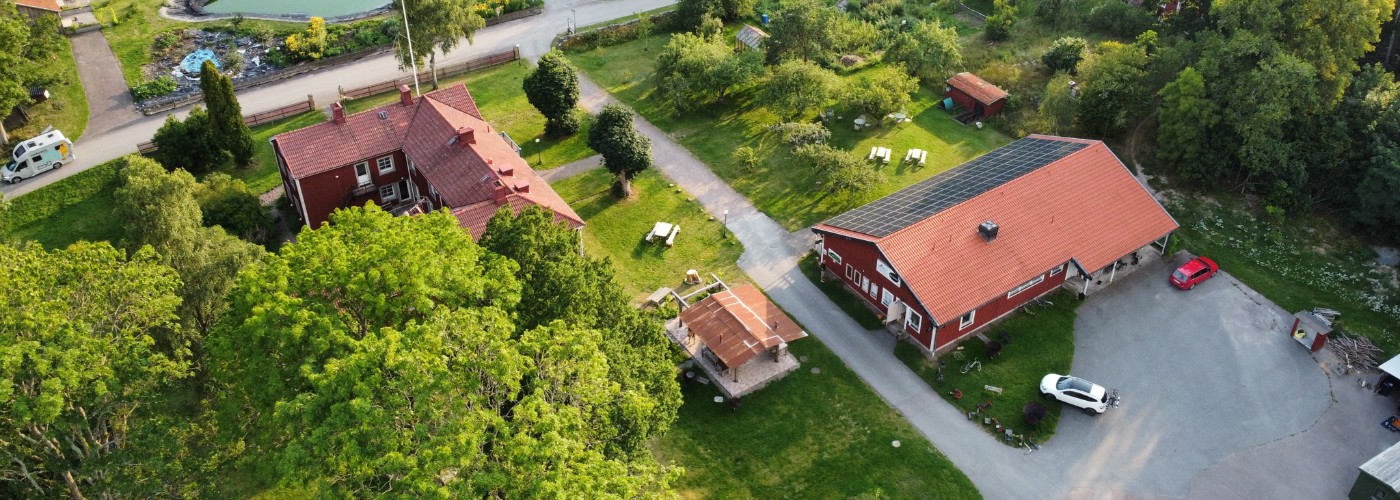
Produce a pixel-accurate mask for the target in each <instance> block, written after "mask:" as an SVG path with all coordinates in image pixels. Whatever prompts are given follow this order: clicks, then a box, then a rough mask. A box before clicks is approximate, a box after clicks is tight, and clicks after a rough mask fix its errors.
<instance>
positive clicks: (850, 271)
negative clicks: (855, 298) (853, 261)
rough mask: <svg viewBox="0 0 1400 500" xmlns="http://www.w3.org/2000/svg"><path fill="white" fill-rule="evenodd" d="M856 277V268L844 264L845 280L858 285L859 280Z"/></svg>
mask: <svg viewBox="0 0 1400 500" xmlns="http://www.w3.org/2000/svg"><path fill="white" fill-rule="evenodd" d="M856 276H858V274H857V273H856V266H852V265H850V264H846V279H848V280H851V281H852V282H855V283H856V284H860V278H857V277H856Z"/></svg>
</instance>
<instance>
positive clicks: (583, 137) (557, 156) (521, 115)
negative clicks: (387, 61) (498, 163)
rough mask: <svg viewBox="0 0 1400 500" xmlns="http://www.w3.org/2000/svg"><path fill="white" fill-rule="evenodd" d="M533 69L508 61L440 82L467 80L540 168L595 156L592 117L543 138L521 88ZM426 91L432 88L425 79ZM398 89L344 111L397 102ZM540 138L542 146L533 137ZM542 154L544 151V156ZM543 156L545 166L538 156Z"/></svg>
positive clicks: (491, 117) (489, 115) (485, 109)
mask: <svg viewBox="0 0 1400 500" xmlns="http://www.w3.org/2000/svg"><path fill="white" fill-rule="evenodd" d="M531 71H533V69H532V67H530V66H527V65H526V64H525V63H524V62H513V63H506V64H503V65H500V66H496V67H494V68H491V69H487V70H485V71H480V72H474V73H467V74H464V75H456V76H453V77H450V78H443V79H440V80H439V81H438V85H439V87H447V86H449V85H456V84H458V83H462V82H465V83H466V84H467V90H469V91H471V93H472V97H473V98H475V99H476V104H477V107H478V108H480V109H481V116H483V117H485V118H486V121H487V122H490V123H491V125H492V126H494V127H496V128H498V129H500V130H504V131H506V133H507V134H510V137H511V138H512V139H515V142H517V143H519V144H520V147H521V148H522V149H521V151H520V154H522V155H524V157H525V159H526V160H528V161H529V162H530V165H531V166H532V167H533V168H535V169H537V170H543V169H549V168H554V167H558V166H560V165H563V164H565V163H569V162H571V161H575V160H582V159H584V158H587V157H589V156H593V154H594V153H593V150H592V149H589V148H588V126H589V125H591V124H592V121H591V120H587V119H585V120H583V128H582V129H581V130H579V132H578V133H577V134H574V135H572V136H569V137H565V138H563V139H562V140H559V139H550V138H547V137H544V115H541V114H540V112H539V110H537V109H535V107H534V106H531V105H530V101H529V100H527V99H526V98H525V90H524V89H523V88H522V87H521V85H522V83H523V81H524V80H525V77H526V76H529V74H530V72H531ZM422 86H423V91H424V92H427V91H428V89H430V88H432V86H431V85H430V84H428V83H427V82H423V84H422ZM398 99H399V93H398V92H397V91H390V92H385V93H382V94H378V95H374V96H370V97H365V98H361V99H355V100H353V101H346V103H345V111H346V112H347V113H357V112H360V111H364V110H367V109H370V108H373V107H376V106H379V105H382V104H386V103H390V102H395V101H398ZM536 138H540V143H539V145H538V146H537V145H535V142H534V140H535V139H536ZM541 153H543V154H542V155H541ZM541 156H543V158H544V162H543V165H542V166H541V165H540V162H539V158H540V157H541Z"/></svg>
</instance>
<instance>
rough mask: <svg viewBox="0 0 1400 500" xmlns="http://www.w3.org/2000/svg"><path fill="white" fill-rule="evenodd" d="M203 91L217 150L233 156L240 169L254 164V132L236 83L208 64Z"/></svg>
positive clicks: (201, 77) (202, 75)
mask: <svg viewBox="0 0 1400 500" xmlns="http://www.w3.org/2000/svg"><path fill="white" fill-rule="evenodd" d="M199 88H200V90H202V91H203V92H204V105H205V106H208V107H209V137H210V138H211V139H213V140H214V142H215V146H217V147H218V148H219V149H222V150H224V151H227V152H228V153H229V154H230V155H233V161H234V163H236V164H238V166H240V167H246V166H248V163H249V162H251V161H253V132H252V131H250V130H248V123H247V122H245V121H243V108H242V107H241V106H239V105H238V96H235V95H234V94H233V80H230V79H229V77H228V76H226V75H224V74H221V73H219V68H216V67H214V62H213V61H208V60H206V61H204V66H203V67H201V68H200V71H199Z"/></svg>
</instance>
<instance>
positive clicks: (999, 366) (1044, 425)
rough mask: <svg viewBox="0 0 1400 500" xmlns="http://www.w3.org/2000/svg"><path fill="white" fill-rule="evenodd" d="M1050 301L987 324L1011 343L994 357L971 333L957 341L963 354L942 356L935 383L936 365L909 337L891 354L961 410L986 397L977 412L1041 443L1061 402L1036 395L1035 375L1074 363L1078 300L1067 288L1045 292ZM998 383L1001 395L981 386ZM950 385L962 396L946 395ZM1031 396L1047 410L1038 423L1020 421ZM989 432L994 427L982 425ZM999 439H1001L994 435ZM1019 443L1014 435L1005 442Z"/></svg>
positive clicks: (1054, 421)
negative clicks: (986, 405) (976, 365)
mask: <svg viewBox="0 0 1400 500" xmlns="http://www.w3.org/2000/svg"><path fill="white" fill-rule="evenodd" d="M1047 299H1048V300H1050V301H1051V302H1053V305H1051V306H1048V307H1043V308H1041V307H1034V306H1033V307H1032V311H1033V312H1034V314H1035V315H1034V316H1031V315H1028V314H1026V313H1024V312H1019V313H1016V315H1014V316H1011V317H1009V318H1007V319H1006V320H1004V321H1002V322H1001V323H997V324H995V325H992V326H991V327H990V328H989V329H988V330H987V331H985V332H984V334H985V335H986V336H987V337H988V338H990V339H992V340H994V341H995V340H998V339H1001V338H1003V336H1007V337H1009V338H1010V339H1011V341H1010V342H1008V343H1005V345H1003V346H1002V349H1001V354H1000V355H998V356H997V358H996V359H990V358H988V357H987V346H986V344H983V343H982V342H981V341H979V340H977V339H976V338H972V339H969V340H967V341H965V342H963V343H962V344H961V346H962V347H963V349H962V354H961V356H962V359H959V358H958V357H957V355H944V356H943V359H944V360H945V362H946V366H944V367H943V383H942V384H939V383H938V382H937V380H938V369H937V366H936V364H935V363H934V362H933V361H931V360H929V359H928V358H927V357H926V356H924V354H923V353H922V352H921V351H920V350H919V348H918V347H915V346H913V345H912V344H909V343H908V342H900V343H899V344H898V345H896V346H895V350H894V354H895V356H896V357H898V358H899V359H900V361H903V362H904V364H905V365H908V366H909V368H911V369H913V370H914V372H915V373H918V374H919V378H922V379H924V380H925V381H928V382H929V383H930V385H932V386H933V389H934V391H935V392H937V393H938V394H939V395H940V396H942V397H943V399H944V400H946V401H948V402H949V403H951V404H952V405H953V406H956V407H958V408H960V409H961V410H962V411H963V412H968V411H972V410H974V409H976V407H977V404H978V403H981V402H984V401H991V402H992V406H991V408H990V409H988V410H984V411H983V412H982V415H981V416H982V417H995V418H996V419H997V420H998V421H1000V422H1001V423H1002V425H1005V426H1007V427H1010V428H1011V429H1012V430H1013V431H1015V433H1017V434H1024V435H1026V436H1027V437H1029V438H1031V439H1032V440H1033V441H1035V442H1037V443H1044V442H1045V441H1046V440H1049V439H1050V437H1051V436H1053V435H1054V434H1055V426H1056V425H1057V424H1058V423H1059V421H1060V409H1061V408H1060V407H1061V406H1063V405H1061V404H1060V403H1057V402H1046V401H1044V400H1043V399H1042V398H1041V395H1040V389H1039V387H1040V379H1041V377H1044V376H1045V374H1047V373H1062V374H1063V373H1069V369H1070V366H1071V365H1072V364H1073V363H1074V318H1075V312H1074V310H1075V308H1077V307H1079V304H1080V303H1081V302H1082V301H1080V300H1079V299H1076V298H1074V297H1073V296H1071V295H1070V294H1068V293H1064V292H1059V293H1056V294H1053V295H1050V296H1048V297H1047ZM972 360H980V361H981V363H982V368H981V369H980V370H970V371H969V372H968V373H966V374H964V373H961V368H962V366H963V365H964V364H967V363H969V362H971V361H972ZM987 385H990V386H993V387H1000V388H1002V389H1003V390H1004V392H1002V393H1001V394H996V393H992V392H989V391H986V390H984V389H983V386H987ZM953 389H960V390H962V391H963V397H962V399H956V398H954V397H953V396H952V395H950V394H949V392H950V391H952V390H953ZM1031 401H1040V402H1042V404H1044V405H1045V407H1046V408H1048V409H1049V413H1048V414H1047V415H1046V417H1045V419H1044V420H1042V421H1041V422H1040V425H1039V426H1038V427H1035V428H1032V427H1031V426H1030V425H1029V424H1027V423H1026V422H1025V419H1024V415H1023V413H1022V407H1023V406H1024V405H1025V404H1026V403H1028V402H1031ZM985 428H986V429H987V430H988V432H992V431H993V429H992V428H991V427H990V426H985ZM997 438H998V441H1001V442H1002V443H1006V441H1005V440H1004V439H1001V438H1000V436H997ZM1010 444H1012V445H1013V446H1017V445H1019V444H1020V442H1019V440H1018V441H1016V442H1013V443H1010Z"/></svg>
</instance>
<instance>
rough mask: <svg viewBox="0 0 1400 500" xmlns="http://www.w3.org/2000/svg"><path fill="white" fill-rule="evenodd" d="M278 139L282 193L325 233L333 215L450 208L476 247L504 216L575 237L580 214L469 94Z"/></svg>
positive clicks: (405, 100) (336, 121)
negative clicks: (542, 218) (532, 217)
mask: <svg viewBox="0 0 1400 500" xmlns="http://www.w3.org/2000/svg"><path fill="white" fill-rule="evenodd" d="M331 113H332V115H333V117H332V119H331V121H328V122H325V123H321V124H318V125H312V126H310V127H306V128H303V129H299V130H294V131H291V132H287V133H285V134H281V135H278V136H276V137H273V138H272V148H273V151H275V152H276V154H277V166H278V168H279V169H280V170H281V171H282V185H283V187H284V188H286V193H287V199H289V200H291V202H292V206H293V207H295V208H296V211H297V214H298V215H299V216H300V217H301V220H302V222H304V223H305V224H306V225H308V226H311V227H317V226H320V225H321V224H322V223H324V222H325V221H326V219H327V217H329V216H330V214H331V212H333V211H335V209H337V208H344V207H351V206H356V205H364V204H365V203H368V202H371V201H373V202H374V203H376V204H378V205H379V206H381V207H384V209H385V210H387V211H390V212H393V213H395V214H404V213H409V212H411V211H432V210H436V209H439V208H446V209H448V210H450V211H452V215H455V216H457V220H459V221H461V224H462V227H463V228H466V229H467V230H468V231H470V232H471V235H472V237H473V238H480V237H481V233H482V231H484V230H485V229H486V222H487V221H488V220H490V219H491V216H492V215H495V213H496V211H497V210H498V209H500V207H502V206H506V205H509V206H510V207H511V209H512V210H515V211H517V212H518V211H519V210H520V209H521V208H523V207H525V206H527V205H539V206H542V207H545V208H548V209H550V210H553V211H554V217H555V219H556V220H558V221H560V222H566V223H568V224H570V225H572V226H573V227H582V226H583V219H581V218H579V216H578V214H575V213H574V211H573V209H572V208H569V205H568V203H565V202H564V199H563V198H560V197H559V195H558V194H557V193H555V192H554V190H553V189H551V188H550V187H549V184H546V183H545V182H544V179H541V178H540V177H539V176H538V175H536V174H535V171H534V170H532V169H530V165H529V164H528V163H527V162H526V161H525V160H524V159H523V158H521V157H520V153H519V148H517V147H516V146H515V143H514V142H513V141H511V140H510V138H509V137H508V136H506V135H505V134H504V133H499V132H497V131H496V130H494V129H493V128H492V127H491V125H490V124H489V123H486V121H485V120H484V119H482V117H481V112H479V111H477V108H476V101H474V100H473V99H472V95H471V93H470V92H468V91H467V87H466V86H465V85H461V84H458V85H455V86H452V87H447V88H444V89H441V90H437V91H434V92H429V93H427V94H424V95H422V96H421V97H419V98H417V99H414V98H413V94H412V93H410V92H409V89H408V86H407V85H404V86H400V87H399V102H396V103H393V104H386V105H384V106H380V107H378V108H374V109H371V110H369V111H365V112H362V113H356V114H354V115H350V116H346V115H345V108H344V107H342V106H341V105H340V103H335V105H333V106H331Z"/></svg>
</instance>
